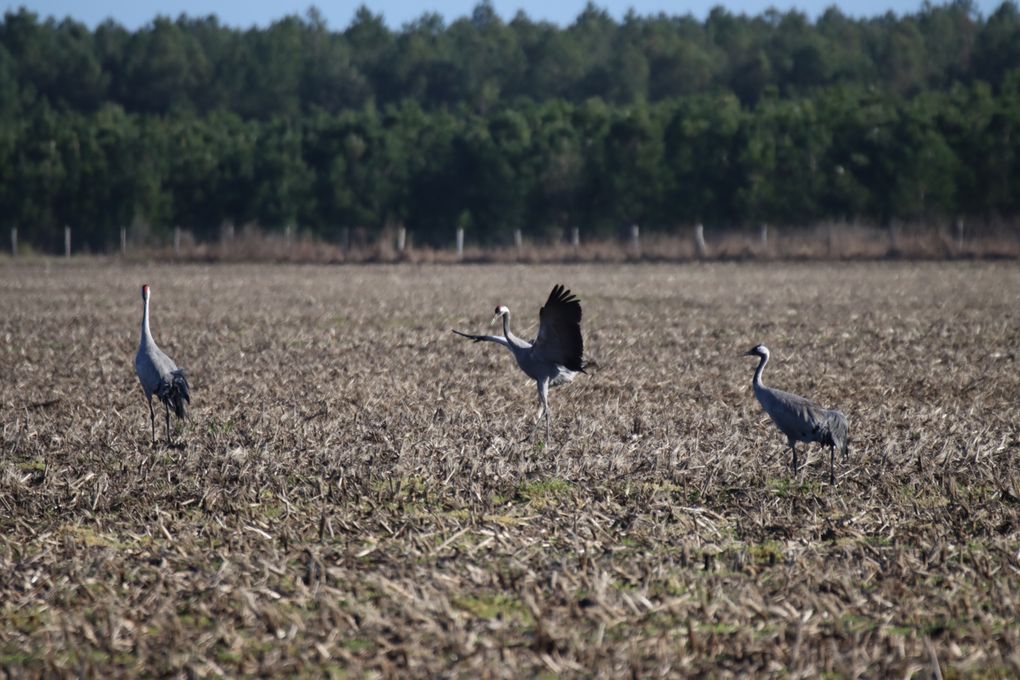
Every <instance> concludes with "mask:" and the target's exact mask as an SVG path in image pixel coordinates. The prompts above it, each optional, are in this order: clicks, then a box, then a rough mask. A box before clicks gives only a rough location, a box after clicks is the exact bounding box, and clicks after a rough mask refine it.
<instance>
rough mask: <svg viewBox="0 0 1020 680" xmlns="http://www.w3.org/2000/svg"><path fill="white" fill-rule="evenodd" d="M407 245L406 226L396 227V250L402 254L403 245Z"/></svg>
mask: <svg viewBox="0 0 1020 680" xmlns="http://www.w3.org/2000/svg"><path fill="white" fill-rule="evenodd" d="M406 245H407V228H406V227H399V228H398V229H397V252H398V253H401V254H403V252H404V246H406Z"/></svg>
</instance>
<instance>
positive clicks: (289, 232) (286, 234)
mask: <svg viewBox="0 0 1020 680" xmlns="http://www.w3.org/2000/svg"><path fill="white" fill-rule="evenodd" d="M293 239H294V225H293V224H288V225H287V226H286V227H284V228H283V244H284V246H286V248H287V250H290V244H291V241H293Z"/></svg>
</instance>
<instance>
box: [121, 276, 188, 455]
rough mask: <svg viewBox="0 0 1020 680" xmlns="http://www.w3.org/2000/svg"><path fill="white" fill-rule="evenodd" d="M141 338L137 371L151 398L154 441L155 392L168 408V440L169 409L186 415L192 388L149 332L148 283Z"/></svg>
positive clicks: (168, 435)
mask: <svg viewBox="0 0 1020 680" xmlns="http://www.w3.org/2000/svg"><path fill="white" fill-rule="evenodd" d="M142 303H143V306H142V339H141V341H140V342H139V343H138V354H136V355H135V373H137V374H138V382H140V383H141V384H142V391H143V392H145V398H146V399H148V400H149V417H150V420H151V422H152V443H153V444H155V443H156V411H155V410H154V409H153V408H152V395H154V394H155V395H156V397H157V398H159V400H160V401H161V402H163V407H164V409H165V410H166V441H167V444H170V443H171V439H170V409H171V408H172V409H173V411H174V414H175V415H176V416H177V417H178V418H181V419H183V418H186V417H187V415H188V407H187V405H188V404H190V403H191V388H190V387H189V386H188V376H187V375H186V374H185V373H184V370H183V369H180V368H177V364H175V363H174V362H173V359H171V358H170V357H168V356H167V355H166V354H164V353H163V350H161V349H160V348H159V347H158V346H157V345H156V341H155V340H153V339H152V333H150V332H149V285H148V284H145V285H144V286H142Z"/></svg>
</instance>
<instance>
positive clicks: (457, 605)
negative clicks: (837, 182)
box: [0, 260, 1020, 678]
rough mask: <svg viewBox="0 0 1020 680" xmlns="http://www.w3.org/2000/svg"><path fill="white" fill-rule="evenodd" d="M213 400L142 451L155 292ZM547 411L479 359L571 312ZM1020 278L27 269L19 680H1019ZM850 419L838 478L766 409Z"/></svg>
mask: <svg viewBox="0 0 1020 680" xmlns="http://www.w3.org/2000/svg"><path fill="white" fill-rule="evenodd" d="M143 282H149V283H151V284H152V290H153V294H152V327H153V333H154V335H155V337H156V339H157V341H158V342H159V343H160V345H161V346H162V348H163V349H164V350H166V351H167V353H168V354H170V356H172V357H174V358H175V359H176V360H177V362H178V363H179V364H181V365H182V366H184V367H185V368H187V369H188V371H189V372H190V375H191V382H192V388H193V391H192V395H193V403H192V407H193V413H192V419H191V420H190V421H189V422H188V423H187V424H186V425H185V426H184V427H183V429H181V430H179V433H178V435H177V436H178V439H179V440H180V441H182V442H183V443H184V444H183V446H181V447H179V448H168V447H166V446H164V445H162V444H160V445H157V446H152V445H150V442H149V422H148V411H147V408H146V406H145V402H144V399H143V397H142V394H141V390H140V389H139V386H138V382H137V379H136V378H135V375H134V369H133V357H134V352H135V349H136V347H137V341H138V326H139V322H140V315H141V300H140V296H139V286H140V284H141V283H143ZM557 282H563V283H565V284H566V285H567V286H568V287H570V288H571V289H572V290H573V291H574V292H575V293H576V294H577V295H578V296H579V297H580V298H581V300H582V304H583V305H584V313H585V318H584V327H585V332H586V343H587V350H588V354H589V355H590V357H591V358H594V359H595V360H597V362H598V364H599V368H598V369H597V370H593V371H592V372H591V374H590V375H588V376H580V377H579V378H578V379H577V380H576V381H575V382H574V383H573V384H572V385H569V386H567V387H564V388H558V389H555V390H553V392H552V394H551V405H552V409H553V415H554V421H553V428H554V441H553V442H551V445H550V446H548V447H546V446H544V445H543V444H542V443H540V442H538V441H531V442H529V441H522V440H524V439H525V438H526V437H527V435H528V434H529V432H530V431H531V425H532V422H533V419H534V416H535V414H536V412H537V403H536V397H535V389H534V384H533V383H531V382H529V381H528V380H527V379H526V378H525V377H524V376H523V374H521V373H520V372H519V371H518V370H517V368H516V367H515V366H514V365H513V360H512V358H511V357H510V355H509V353H508V352H506V351H505V350H503V349H502V348H500V347H497V346H495V345H490V344H474V343H471V342H468V341H466V340H463V339H461V338H457V337H455V336H454V335H452V334H451V333H450V332H449V331H450V329H451V328H458V329H461V330H466V331H470V332H478V331H481V330H483V328H485V329H487V326H486V324H487V322H488V320H489V318H490V315H491V313H492V309H493V307H494V306H495V305H496V304H498V303H503V304H507V305H509V306H510V308H511V310H513V312H514V318H513V327H514V328H515V329H516V330H517V331H518V332H519V334H520V335H522V336H525V335H529V334H530V333H533V332H534V330H535V327H536V324H537V311H538V308H539V306H540V305H541V303H542V302H543V301H544V300H545V296H546V295H547V294H548V292H549V289H550V287H551V286H552V285H553V284H554V283H557ZM1018 301H1020V267H1017V266H1016V265H1015V264H1014V263H1010V264H989V263H966V262H957V263H921V264H912V263H908V262H876V263H802V264H796V263H792V264H791V263H772V264H761V263H759V264H711V265H685V266H660V265H637V266H627V265H613V266H590V265H574V266H504V265H492V266H451V267H442V266H413V265H403V266H371V267H360V266H349V267H310V266H283V265H281V266H266V267H257V266H245V265H218V266H195V265H187V266H176V267H165V266H141V265H118V264H114V263H110V262H107V261H103V260H99V261H87V260H84V261H80V262H77V261H72V263H70V264H69V265H67V264H64V263H62V262H56V261H54V262H50V263H35V264H12V263H7V264H5V265H3V266H2V267H0V310H2V312H3V314H2V316H0V385H2V391H0V668H3V669H4V670H6V672H7V673H8V674H9V675H11V676H14V677H20V676H29V677H31V676H43V675H45V676H52V675H55V674H63V675H99V674H103V675H109V676H121V675H137V674H144V675H150V676H154V675H159V676H164V675H177V674H186V675H189V676H199V677H201V676H218V675H239V674H274V675H284V674H287V675H293V674H301V675H314V676H319V675H323V674H325V675H332V676H335V677H348V676H349V677H364V676H373V675H381V676H392V675H401V676H406V675H411V676H431V675H451V676H461V677H475V676H479V675H480V676H491V677H507V678H516V677H525V676H534V675H542V674H545V675H547V676H559V675H562V676H568V677H569V676H620V675H631V674H633V675H635V676H640V677H647V676H652V675H660V674H664V675H670V674H673V675H711V676H713V677H727V676H736V675H744V674H748V673H751V674H756V675H790V676H804V677H810V676H817V675H820V674H823V673H825V674H828V675H829V676H830V677H857V676H867V677H888V676H891V675H895V676H900V677H902V676H910V675H912V674H918V676H919V677H920V676H923V677H931V674H932V673H934V672H935V671H936V668H935V665H936V664H938V666H939V669H940V670H941V672H942V673H943V674H945V675H947V676H952V677H959V676H963V677H968V676H977V677H1016V676H1017V675H1020V624H1018V622H1017V611H1018V610H1020V552H1018V550H1020V460H1018V450H1020V365H1018V361H1017V354H1018V352H1020V349H1018V348H1020V303H1018ZM758 342H764V343H766V344H768V345H769V346H770V348H771V349H772V352H773V359H772V362H771V363H770V365H769V368H768V370H767V371H766V374H765V380H766V383H767V384H770V385H772V386H775V387H782V388H784V389H788V390H791V391H794V392H798V393H801V394H805V395H808V396H811V397H813V398H815V399H816V400H817V401H819V402H820V403H822V404H823V405H826V406H838V407H840V408H842V409H843V410H844V411H845V412H846V413H847V414H848V415H849V417H850V423H851V436H852V448H851V455H850V460H849V461H848V462H847V463H845V464H842V465H839V466H838V467H837V473H838V480H837V484H836V486H835V487H831V486H830V485H829V484H828V483H827V478H828V451H827V450H825V451H824V452H823V450H822V449H821V448H820V447H818V446H812V447H811V448H810V458H809V464H808V466H807V468H806V469H805V470H804V471H802V472H801V474H800V476H799V478H797V479H793V478H791V475H790V472H789V459H788V454H787V452H786V445H785V439H784V438H783V437H782V435H780V434H779V432H778V431H777V430H776V429H775V428H774V427H773V426H772V425H771V423H769V422H768V421H767V420H766V417H765V416H764V414H763V413H762V411H761V409H760V408H759V406H758V404H757V403H756V402H755V400H754V396H753V394H752V391H751V377H752V373H753V370H754V366H755V361H754V360H753V359H751V358H747V357H741V356H739V354H740V353H742V352H744V351H746V350H747V349H748V348H749V347H751V346H753V345H754V344H756V343H758Z"/></svg>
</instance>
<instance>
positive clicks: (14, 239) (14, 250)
mask: <svg viewBox="0 0 1020 680" xmlns="http://www.w3.org/2000/svg"><path fill="white" fill-rule="evenodd" d="M17 256H18V228H17V227H11V257H17Z"/></svg>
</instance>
